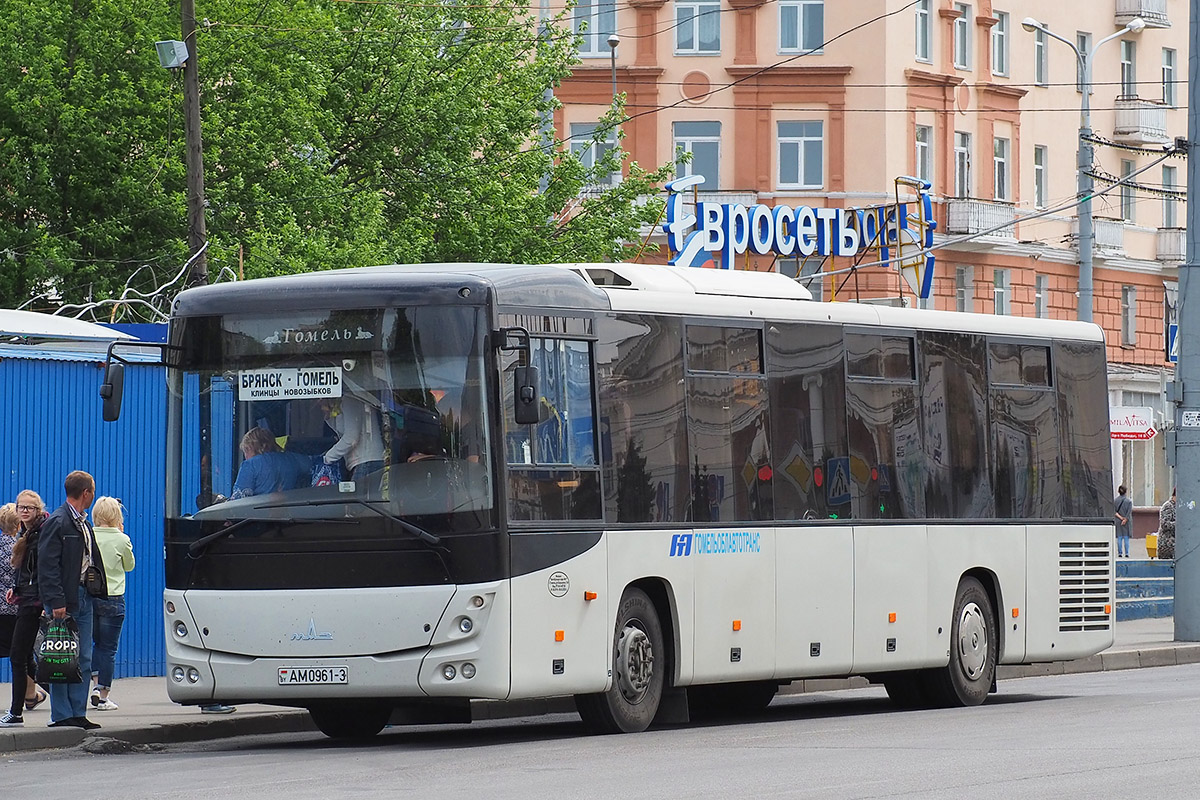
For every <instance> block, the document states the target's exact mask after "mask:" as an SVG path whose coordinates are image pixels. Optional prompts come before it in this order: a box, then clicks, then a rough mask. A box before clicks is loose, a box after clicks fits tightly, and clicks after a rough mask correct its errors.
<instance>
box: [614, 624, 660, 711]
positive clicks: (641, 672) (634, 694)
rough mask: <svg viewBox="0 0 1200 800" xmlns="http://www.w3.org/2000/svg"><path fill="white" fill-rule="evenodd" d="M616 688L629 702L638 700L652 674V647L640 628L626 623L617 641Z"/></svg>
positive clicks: (644, 692) (648, 685)
mask: <svg viewBox="0 0 1200 800" xmlns="http://www.w3.org/2000/svg"><path fill="white" fill-rule="evenodd" d="M616 667H617V670H616V671H617V675H616V678H617V688H618V689H619V690H620V691H621V695H622V696H623V697H624V698H625V699H626V700H627V701H629V702H630V703H637V702H640V701H641V699H642V698H643V697H644V696H645V694H646V690H647V689H649V688H650V679H651V678H652V677H653V676H654V649H653V648H652V647H651V646H650V637H649V636H647V635H646V632H645V631H643V630H642V629H641V628H635V627H634V626H632V625H626V626H625V628H624V629H623V630H622V631H621V638H620V639H619V640H618V641H617V664H616Z"/></svg>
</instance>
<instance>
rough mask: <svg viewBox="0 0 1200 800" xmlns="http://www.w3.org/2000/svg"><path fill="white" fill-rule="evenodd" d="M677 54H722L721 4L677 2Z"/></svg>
mask: <svg viewBox="0 0 1200 800" xmlns="http://www.w3.org/2000/svg"><path fill="white" fill-rule="evenodd" d="M675 52H676V53H719V52H721V4H720V2H712V0H675Z"/></svg>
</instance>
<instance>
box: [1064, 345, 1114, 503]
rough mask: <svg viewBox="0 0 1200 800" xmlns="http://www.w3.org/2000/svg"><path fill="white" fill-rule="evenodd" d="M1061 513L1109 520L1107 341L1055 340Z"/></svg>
mask: <svg viewBox="0 0 1200 800" xmlns="http://www.w3.org/2000/svg"><path fill="white" fill-rule="evenodd" d="M1054 365H1055V375H1056V376H1057V384H1058V413H1059V433H1060V435H1061V436H1062V457H1063V501H1064V511H1063V515H1064V516H1067V517H1085V518H1090V519H1102V520H1109V519H1111V518H1112V514H1113V499H1112V468H1111V462H1110V460H1109V458H1110V457H1109V446H1110V442H1109V435H1108V391H1107V387H1108V383H1107V377H1106V376H1107V371H1108V365H1107V364H1106V362H1105V355H1104V346H1103V345H1102V344H1100V343H1098V342H1097V343H1090V342H1056V343H1055V345H1054Z"/></svg>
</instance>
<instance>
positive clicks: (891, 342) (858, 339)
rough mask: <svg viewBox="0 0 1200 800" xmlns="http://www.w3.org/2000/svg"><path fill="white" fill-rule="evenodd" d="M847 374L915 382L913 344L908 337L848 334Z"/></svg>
mask: <svg viewBox="0 0 1200 800" xmlns="http://www.w3.org/2000/svg"><path fill="white" fill-rule="evenodd" d="M846 371H847V374H849V375H851V376H854V377H859V378H892V379H897V380H912V379H913V378H914V376H915V373H914V372H913V340H912V339H910V338H909V337H907V336H882V335H879V334H873V333H848V334H846Z"/></svg>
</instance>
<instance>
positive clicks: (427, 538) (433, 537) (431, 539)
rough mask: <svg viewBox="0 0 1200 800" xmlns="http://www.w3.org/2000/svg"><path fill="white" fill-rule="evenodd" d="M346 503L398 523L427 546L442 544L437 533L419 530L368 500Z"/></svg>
mask: <svg viewBox="0 0 1200 800" xmlns="http://www.w3.org/2000/svg"><path fill="white" fill-rule="evenodd" d="M346 502H347V503H354V504H356V505H360V506H362V507H363V508H365V509H367V510H369V511H374V512H375V513H376V514H378V515H379V516H381V517H383V518H384V519H389V520H391V521H392V522H394V523H396V524H397V525H399V526H400V527H401V528H402V529H404V530H406V531H408V532H409V533H411V534H412V535H413V536H415V537H417V538H418V539H420V540H421V541H422V542H425V543H426V544H432V545H438V544H441V543H442V537H440V536H438V535H437V534H436V533H430V532H429V531H427V530H425V529H424V528H418V527H417V526H416V525H413V524H412V523H411V522H409V521H407V520H404V519H401V518H400V517H397V516H396V515H395V514H389V513H388V512H386V511H384V510H383V509H381V508H376V507H375V506H373V505H371V504H370V503H368V502H367V501H366V500H348V501H346Z"/></svg>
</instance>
